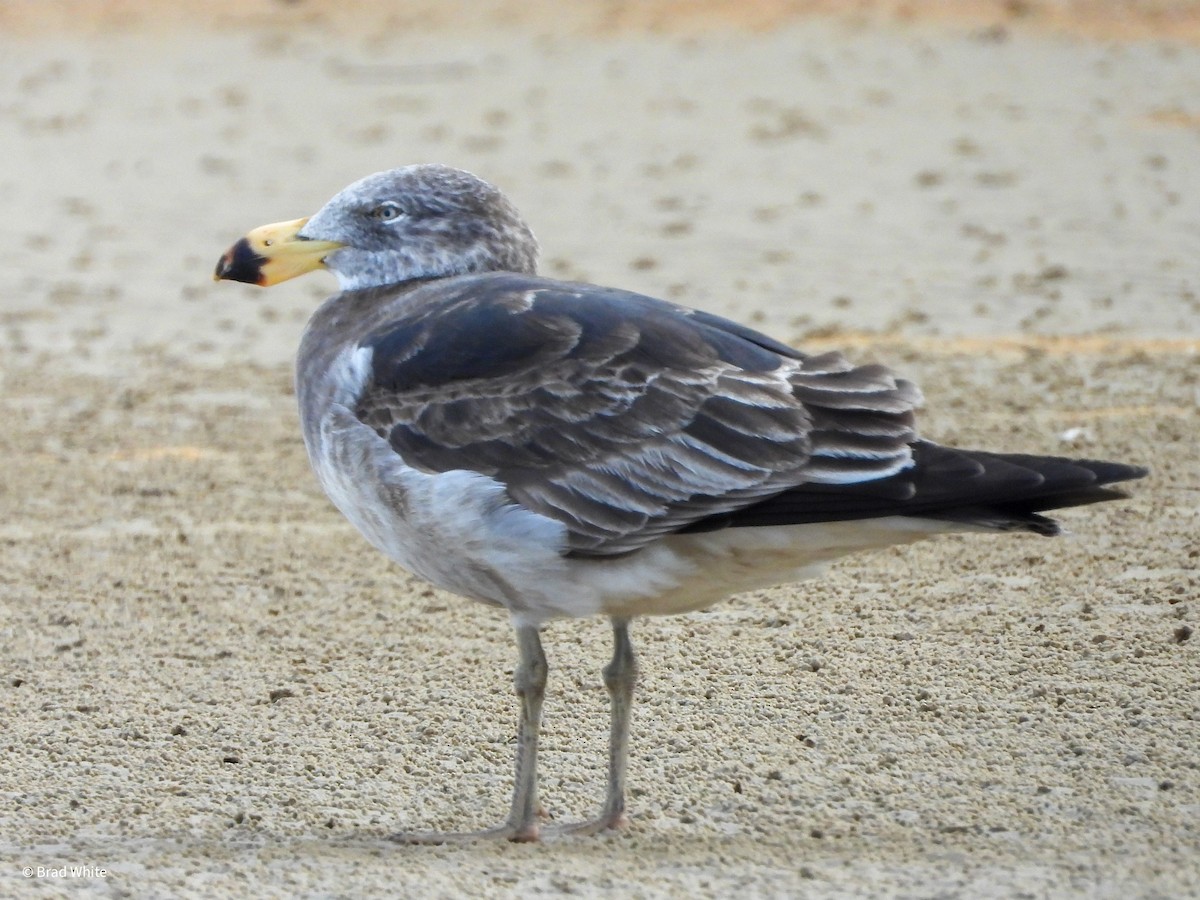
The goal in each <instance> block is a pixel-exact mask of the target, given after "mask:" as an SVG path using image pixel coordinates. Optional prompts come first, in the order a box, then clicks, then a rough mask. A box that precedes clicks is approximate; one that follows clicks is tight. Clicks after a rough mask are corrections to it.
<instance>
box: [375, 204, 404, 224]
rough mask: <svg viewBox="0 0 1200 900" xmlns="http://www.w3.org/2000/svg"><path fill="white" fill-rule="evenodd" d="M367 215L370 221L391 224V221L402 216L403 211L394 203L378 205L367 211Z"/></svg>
mask: <svg viewBox="0 0 1200 900" xmlns="http://www.w3.org/2000/svg"><path fill="white" fill-rule="evenodd" d="M367 215H368V216H370V217H371V218H372V219H378V220H379V221H380V222H391V221H392V220H393V219H398V218H400V217H401V216H402V215H404V210H402V209H401V208H400V207H399V206H397V205H396V204H395V203H380V204H379V205H378V206H376V207H374V208H372V209H371V210H369V211H368V212H367Z"/></svg>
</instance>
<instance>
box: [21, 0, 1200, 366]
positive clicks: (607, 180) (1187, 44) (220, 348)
mask: <svg viewBox="0 0 1200 900" xmlns="http://www.w3.org/2000/svg"><path fill="white" fill-rule="evenodd" d="M1198 29H1200V10H1198V9H1197V4H1195V3H1193V2H1105V0H1075V2H1071V0H1042V2H1037V0H1021V2H1017V0H1006V2H937V0H929V2H920V0H915V2H914V0H910V2H856V3H832V2H824V3H822V2H815V0H808V2H803V0H799V2H783V0H757V2H732V0H729V2H721V0H710V2H697V3H675V2H667V0H649V2H639V3H632V2H613V0H610V2H601V0H596V2H576V3H548V2H532V3H529V2H518V0H511V2H505V0H485V2H471V3H467V2H461V3H453V2H451V3H446V2H441V3H433V2H413V0H409V2H382V3H369V2H362V0H345V2H340V3H325V2H318V0H251V2H227V0H219V2H213V3H205V4H178V5H175V4H170V5H168V4H157V3H150V2H134V0H122V2H116V0H114V2H107V3H105V2H67V0H63V2H55V3H34V2H20V0H7V2H3V3H0V158H3V159H4V160H6V162H5V164H4V166H3V168H2V169H0V203H2V204H3V208H4V210H5V213H6V215H5V216H4V217H3V218H2V219H0V240H2V241H3V244H4V246H6V247H7V248H8V252H7V253H6V254H4V256H3V257H2V258H0V275H2V276H3V279H2V281H0V283H2V284H3V287H2V288H0V291H2V294H0V304H2V307H0V308H2V311H3V315H4V322H5V326H6V328H5V333H4V335H2V336H0V340H3V341H6V342H7V346H8V347H9V348H10V349H11V350H12V351H14V352H15V353H17V354H18V355H17V357H15V358H16V359H20V358H21V354H34V355H35V356H36V354H38V353H41V352H50V353H52V354H54V355H55V358H58V357H59V355H61V354H65V355H66V356H67V357H70V358H71V359H72V360H73V361H74V362H75V363H77V364H79V365H81V366H92V367H99V368H101V369H105V368H107V367H110V366H117V367H118V368H119V367H120V366H121V365H122V362H124V363H126V364H128V363H129V361H130V357H129V356H128V354H127V351H128V350H129V349H130V348H131V347H135V346H155V347H158V348H159V349H161V350H162V351H163V352H166V353H168V354H178V355H179V356H180V357H181V358H185V359H187V360H189V361H192V362H196V363H202V364H208V363H217V362H222V361H226V360H227V359H251V358H252V359H260V360H263V361H268V362H272V363H274V362H282V361H285V360H286V359H288V358H289V357H290V353H291V349H292V347H293V346H294V344H295V337H296V335H297V333H298V328H299V325H300V324H302V320H303V319H304V317H305V316H306V315H307V312H308V310H309V309H310V308H311V306H312V303H313V301H314V300H316V299H318V298H321V297H324V296H325V295H326V294H327V293H328V291H329V290H330V286H331V284H332V279H330V278H320V277H318V278H313V279H309V280H308V281H307V283H306V284H304V285H303V286H299V287H290V288H288V289H287V290H286V291H283V292H274V293H273V294H272V295H271V296H270V297H269V299H268V298H266V297H265V296H260V295H259V294H258V293H257V292H256V291H255V290H253V289H242V293H241V294H240V295H239V294H238V293H237V290H235V289H231V287H230V286H229V285H221V286H220V288H219V289H218V288H217V287H216V286H214V285H212V284H210V283H209V281H208V275H209V274H210V270H211V269H212V267H213V264H214V262H215V260H216V258H217V255H218V254H219V253H220V252H221V251H222V250H223V249H224V248H225V247H226V246H227V245H228V244H229V243H230V242H231V241H232V240H233V239H234V238H236V237H237V236H239V235H240V234H242V233H243V232H244V231H245V230H246V229H248V228H249V227H251V226H253V225H257V224H261V223H263V222H266V221H276V220H279V219H285V218H293V217H296V216H299V215H303V214H308V213H311V212H314V211H315V210H316V209H317V208H318V207H319V206H320V205H321V204H322V203H323V202H324V201H325V200H326V199H327V198H328V197H330V196H331V195H332V194H333V193H335V192H336V191H337V190H338V189H340V188H341V187H342V186H343V185H345V184H347V183H349V182H350V181H353V180H355V179H357V178H359V177H361V176H362V175H365V174H368V173H370V172H374V171H377V170H380V169H386V168H390V167H393V166H397V165H402V164H407V163H412V162H429V161H436V162H443V163H447V164H450V165H455V166H459V167H462V168H466V169H469V170H471V171H473V172H475V173H476V174H479V175H481V176H483V177H484V178H487V179H489V180H491V181H493V182H495V183H497V184H498V185H500V186H501V187H502V188H503V189H504V190H505V191H507V192H508V193H510V194H511V195H512V196H513V198H514V199H515V200H516V202H517V203H518V206H519V207H520V208H521V209H522V210H523V211H524V212H525V214H526V216H527V218H528V219H529V221H530V222H531V223H532V225H533V227H534V229H535V231H537V233H538V234H539V236H540V238H541V240H542V243H543V254H544V255H543V271H544V272H545V273H546V274H550V275H555V276H560V277H565V278H577V279H588V280H594V281H599V282H603V283H609V284H614V285H619V286H623V287H627V288H630V289H634V290H639V291H643V292H647V293H651V294H657V295H661V296H666V297H669V298H672V299H676V300H679V301H681V302H684V303H688V304H692V305H696V306H701V307H704V308H707V309H711V310H714V311H717V312H720V313H723V314H726V315H730V316H733V317H735V318H739V319H743V320H748V321H752V322H754V323H755V324H757V325H758V326H760V327H761V328H763V329H765V330H768V331H770V332H772V333H773V334H775V335H777V336H779V337H782V338H784V339H787V340H796V341H798V340H803V339H805V337H806V336H812V335H813V334H823V333H828V332H829V329H834V330H835V331H836V330H841V331H847V332H850V331H853V332H863V333H869V334H879V333H903V334H920V335H948V334H978V335H988V336H1011V335H1014V334H1018V333H1039V334H1045V333H1056V334H1061V333H1071V334H1078V333H1092V332H1111V331H1119V332H1123V333H1127V332H1136V333H1138V334H1141V335H1145V336H1153V335H1159V336H1166V335H1178V334H1179V333H1180V332H1181V331H1184V332H1189V333H1190V331H1191V330H1192V329H1193V328H1194V326H1195V323H1196V322H1197V320H1198V319H1200V299H1198V296H1200V285H1198V284H1197V276H1196V270H1195V266H1194V260H1195V253H1196V250H1197V247H1198V246H1200V224H1198V223H1200V167H1197V166H1195V165H1191V164H1190V161H1192V160H1193V159H1194V157H1195V154H1196V152H1197V149H1198V148H1197V144H1198V142H1200V106H1198V105H1197V101H1196V98H1197V97H1200V61H1198V59H1197V54H1196V51H1195V49H1194V44H1193V43H1192V41H1193V40H1194V39H1196V38H1197V36H1198V35H1200V30H1198ZM1031 35H1036V36H1037V40H1030V39H1029V37H1030V36H1031ZM244 299H253V305H252V306H251V307H250V308H242V307H241V301H242V300H244Z"/></svg>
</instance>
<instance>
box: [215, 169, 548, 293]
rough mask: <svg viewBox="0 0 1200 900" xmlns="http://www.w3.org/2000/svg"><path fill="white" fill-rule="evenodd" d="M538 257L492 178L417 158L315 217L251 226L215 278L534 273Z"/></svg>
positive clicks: (347, 280)
mask: <svg viewBox="0 0 1200 900" xmlns="http://www.w3.org/2000/svg"><path fill="white" fill-rule="evenodd" d="M537 256H538V244H537V239H536V238H535V237H534V235H533V231H532V230H531V229H530V228H529V226H528V225H527V224H526V223H525V221H524V219H522V217H521V214H520V213H519V212H517V209H516V207H514V206H513V204H512V203H511V202H510V201H509V200H508V198H507V197H505V196H504V194H503V193H501V192H500V190H499V189H498V188H496V187H495V186H494V185H492V184H489V183H488V182H486V181H484V180H483V179H481V178H477V177H476V176H474V175H472V174H470V173H469V172H464V171H462V170H461V169H454V168H451V167H449V166H442V165H414V166H405V167H403V168H399V169H390V170H388V171H386V172H377V173H376V174H374V175H368V176H367V177H366V178H363V179H360V180H359V181H356V182H354V183H353V184H351V185H350V186H349V187H347V188H345V189H343V190H342V191H340V192H339V193H338V194H337V195H336V196H335V197H334V198H333V199H332V200H330V201H329V202H328V203H326V204H325V205H324V206H323V207H321V209H320V211H318V212H317V213H316V214H315V215H313V216H312V217H310V218H307V219H296V220H294V221H290V222H279V223H275V224H272V225H264V226H262V227H260V228H256V229H254V231H252V232H250V233H249V234H247V235H246V236H245V237H244V238H242V239H241V240H239V241H238V242H237V243H236V244H234V246H233V247H231V248H230V249H229V250H228V251H227V252H226V253H225V255H224V256H222V257H221V260H220V262H218V264H217V269H216V272H215V275H214V277H216V278H217V279H225V280H231V281H244V282H248V283H251V284H258V285H262V286H264V287H265V286H267V285H272V284H278V283H279V282H280V281H285V280H287V279H288V278H294V277H296V276H297V275H302V274H304V273H305V272H309V271H311V270H313V269H316V268H319V267H322V266H323V267H325V268H328V269H329V270H330V271H332V272H333V273H334V274H335V275H336V276H337V279H338V284H339V286H340V287H341V289H342V290H343V291H353V290H360V289H363V288H371V287H380V286H383V285H389V284H400V283H403V282H406V281H412V280H415V279H427V278H445V277H448V276H452V275H465V274H468V273H472V272H521V273H525V274H533V273H534V272H535V271H536V269H537Z"/></svg>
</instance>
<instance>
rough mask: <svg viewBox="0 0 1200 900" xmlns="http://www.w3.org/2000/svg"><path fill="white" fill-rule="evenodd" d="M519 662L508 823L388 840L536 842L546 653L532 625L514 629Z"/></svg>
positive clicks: (404, 834)
mask: <svg viewBox="0 0 1200 900" xmlns="http://www.w3.org/2000/svg"><path fill="white" fill-rule="evenodd" d="M517 649H518V651H519V653H520V660H519V662H518V663H517V668H516V671H515V672H514V673H513V683H514V685H515V687H516V689H517V696H518V697H520V698H521V718H520V724H519V725H518V727H517V771H516V780H515V784H514V785H513V797H512V808H511V809H510V810H509V813H508V821H506V822H505V823H504V824H503V825H500V826H497V827H496V828H488V829H485V830H483V831H468V832H451V833H442V832H401V833H400V834H394V835H391V836H390V837H389V838H388V839H389V840H392V841H396V842H397V843H401V844H463V843H469V842H471V841H478V840H487V839H500V840H509V841H536V840H538V838H539V827H538V822H537V816H538V802H537V752H538V731H539V729H540V728H541V721H542V703H543V701H544V700H545V697H546V674H547V666H546V654H545V653H544V652H543V651H542V640H541V638H540V637H539V636H538V630H537V627H536V626H532V625H522V626H520V627H519V628H517Z"/></svg>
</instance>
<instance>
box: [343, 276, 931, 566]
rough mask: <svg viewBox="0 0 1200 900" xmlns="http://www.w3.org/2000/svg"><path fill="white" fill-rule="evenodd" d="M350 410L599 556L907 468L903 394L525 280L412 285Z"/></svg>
mask: <svg viewBox="0 0 1200 900" xmlns="http://www.w3.org/2000/svg"><path fill="white" fill-rule="evenodd" d="M406 308H407V309H409V310H411V311H412V312H410V313H408V314H406V315H405V316H403V317H402V318H401V319H399V320H397V321H395V322H393V323H392V324H390V325H389V326H387V327H385V328H383V329H381V330H379V331H378V332H376V333H375V334H373V335H372V336H371V337H370V338H368V339H367V340H366V341H365V342H364V345H365V346H369V347H370V348H371V350H372V353H373V356H372V370H371V378H370V380H369V382H368V384H367V386H366V388H365V389H364V390H363V392H362V394H361V395H360V397H359V400H358V404H357V408H356V414H357V415H358V417H359V418H360V419H361V420H362V421H363V422H364V423H366V424H368V425H370V426H371V427H372V428H373V429H375V430H376V431H377V432H378V433H379V434H380V435H383V436H384V437H386V439H387V440H388V441H389V443H390V444H391V446H392V447H393V448H394V449H395V450H396V451H397V452H398V453H399V454H401V455H402V456H403V458H404V459H405V461H406V462H407V463H408V464H409V465H412V466H415V467H417V468H420V469H422V470H425V471H429V472H445V471H449V470H453V469H467V470H471V471H475V472H480V473H483V474H486V475H489V476H491V477H493V478H496V479H497V480H499V481H501V482H503V484H504V485H505V487H506V489H507V492H508V494H509V496H510V497H511V498H512V499H513V500H514V501H515V502H517V503H519V504H521V505H522V506H524V507H526V508H528V509H531V510H534V511H536V512H538V513H541V514H543V515H546V516H550V517H552V518H554V519H557V520H559V521H561V522H563V523H565V524H566V526H567V528H568V530H569V536H570V551H571V552H572V553H575V554H584V555H610V554H618V553H625V552H629V551H631V550H635V549H637V548H639V547H641V546H644V545H645V544H647V543H650V542H651V541H653V540H654V539H655V538H656V537H658V536H659V535H662V534H665V533H668V532H673V531H677V530H680V529H681V528H684V527H686V526H687V525H688V524H690V523H692V522H695V521H697V520H700V519H703V518H705V517H707V516H711V515H715V514H721V513H725V512H729V511H731V510H735V509H739V508H742V507H745V506H748V505H750V504H752V503H754V502H756V501H758V500H761V499H762V498H764V497H769V496H771V495H773V494H776V493H779V492H781V491H783V490H786V489H787V488H789V487H792V486H794V485H797V484H803V483H823V484H844V483H854V482H859V481H864V480H870V479H876V478H882V477H885V476H887V475H890V474H892V473H894V472H896V471H898V470H900V469H902V468H904V467H905V466H906V465H908V464H909V463H910V460H911V451H910V447H909V444H910V442H911V441H912V440H913V439H914V432H913V414H912V409H913V406H914V405H915V404H916V403H917V402H918V401H919V393H918V392H917V390H916V388H915V387H913V386H912V385H911V384H909V383H907V382H904V381H900V380H897V379H896V378H894V377H893V375H892V374H891V373H890V372H889V371H888V370H887V369H884V368H883V367H881V366H859V367H855V366H852V365H851V364H850V363H848V362H847V361H846V360H845V359H844V358H842V357H841V356H840V355H838V354H832V353H827V354H822V355H820V356H804V355H802V354H800V353H798V352H797V351H795V350H792V349H791V348H789V347H787V346H785V345H783V344H780V343H778V342H776V341H773V340H772V339H770V338H768V337H766V336H765V335H761V334H758V333H756V332H754V331H752V330H750V329H747V328H745V327H743V326H740V325H737V324H735V323H733V322H729V321H727V320H725V319H721V318H719V317H717V316H713V315H710V314H706V313H699V312H694V311H690V310H686V309H683V308H681V307H678V306H675V305H673V304H670V303H667V302H664V301H661V300H655V299H653V298H650V297H644V296H640V295H637V294H632V293H627V292H622V291H616V290H610V289H605V288H598V287H594V286H590V285H579V284H571V283H566V282H557V281H552V280H549V279H541V278H536V277H531V276H524V275H511V274H491V275H480V276H468V277H464V278H458V279H454V280H452V281H443V282H439V283H436V284H431V285H430V286H428V287H426V288H421V289H419V293H418V294H414V295H413V296H412V297H411V298H410V301H409V302H408V303H407V304H406Z"/></svg>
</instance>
